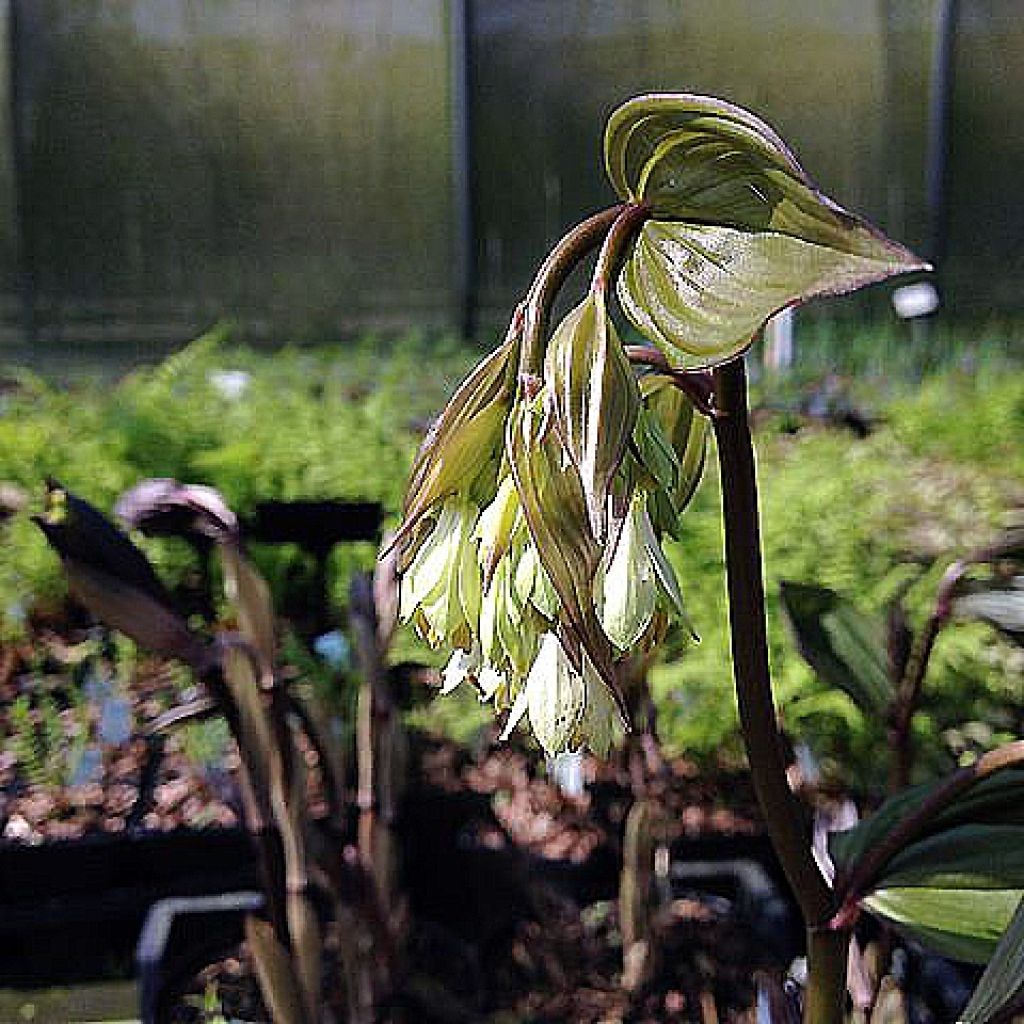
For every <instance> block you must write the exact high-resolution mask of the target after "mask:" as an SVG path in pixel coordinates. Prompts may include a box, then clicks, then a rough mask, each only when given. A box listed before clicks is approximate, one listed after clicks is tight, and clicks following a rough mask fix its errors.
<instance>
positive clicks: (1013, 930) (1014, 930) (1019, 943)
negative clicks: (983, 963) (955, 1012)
mask: <svg viewBox="0 0 1024 1024" xmlns="http://www.w3.org/2000/svg"><path fill="white" fill-rule="evenodd" d="M1022 1000H1024V901H1022V902H1021V903H1020V904H1019V905H1018V907H1017V912H1016V913H1015V914H1014V915H1013V920H1011V921H1010V926H1009V927H1008V928H1007V929H1006V931H1005V932H1004V933H1003V937H1002V938H1001V939H1000V940H999V945H998V946H996V950H995V953H993V955H992V959H991V960H990V961H989V963H988V966H987V967H986V968H985V973H984V974H982V976H981V978H980V979H979V981H978V985H977V987H976V988H975V990H974V993H973V994H972V995H971V1000H970V1002H969V1003H968V1004H967V1006H966V1008H965V1009H964V1011H963V1013H962V1014H961V1015H960V1021H959V1024H989V1022H990V1021H993V1020H995V1019H996V1018H997V1017H1001V1016H1002V1015H1003V1014H1004V1013H1007V1012H1009V1011H1012V1010H1014V1009H1016V1008H1017V1007H1019V1006H1020V1005H1021V1002H1022Z"/></svg>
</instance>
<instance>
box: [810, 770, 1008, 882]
mask: <svg viewBox="0 0 1024 1024" xmlns="http://www.w3.org/2000/svg"><path fill="white" fill-rule="evenodd" d="M944 784H945V782H944V781H939V782H927V783H922V784H921V785H919V786H914V787H912V788H910V789H907V790H904V791H903V792H902V793H898V794H897V795H896V796H894V797H890V798H889V799H888V800H886V801H885V803H884V804H882V806H881V807H880V808H879V809H878V810H877V811H876V812H875V813H874V814H872V815H871V816H870V817H869V818H865V819H864V820H863V821H861V822H860V823H859V824H857V825H855V826H854V827H853V828H851V829H847V830H845V831H843V832H833V833H832V834H831V835H830V836H829V854H830V856H831V857H832V860H833V861H834V862H835V865H836V869H837V871H838V873H839V875H840V876H845V877H850V875H852V873H853V870H854V868H855V866H856V864H857V862H858V861H860V859H861V858H862V857H864V856H865V854H866V853H867V852H868V851H869V850H870V849H872V848H873V847H875V846H877V845H878V844H879V843H881V842H882V841H883V840H884V839H885V837H886V836H887V835H888V834H889V833H890V832H891V831H892V830H893V829H894V828H895V827H896V826H897V825H898V824H899V823H900V822H901V821H902V820H903V819H904V818H905V817H907V816H908V815H910V814H912V813H913V812H914V811H915V810H916V809H917V808H918V807H919V806H920V805H921V804H922V803H923V802H924V801H925V800H927V799H928V797H929V796H931V794H932V793H933V792H934V790H935V789H936V788H937V787H938V786H941V785H944ZM1022 796H1024V770H1021V769H1010V770H1007V771H1002V772H999V773H997V774H996V775H992V776H991V777H989V778H987V779H983V780H982V781H981V782H979V783H977V784H976V785H974V786H972V787H971V788H970V789H969V790H967V792H966V793H964V794H963V795H962V796H961V797H960V798H959V799H957V800H955V801H954V802H953V803H952V804H950V805H949V806H948V807H946V808H945V809H944V810H943V811H942V813H941V814H939V815H937V816H936V817H935V818H934V819H933V820H932V822H931V823H930V825H929V827H928V828H927V829H926V830H925V831H924V832H923V833H922V835H921V838H922V839H923V838H927V837H928V836H931V835H934V834H935V833H936V832H938V831H941V830H944V829H955V828H959V827H960V826H962V825H968V824H988V825H1013V826H1017V827H1018V828H1021V829H1024V798H1022Z"/></svg>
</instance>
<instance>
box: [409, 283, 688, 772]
mask: <svg viewBox="0 0 1024 1024" xmlns="http://www.w3.org/2000/svg"><path fill="white" fill-rule="evenodd" d="M520 346H521V336H520V330H519V327H518V324H517V325H516V327H515V328H514V329H513V330H512V331H511V332H510V336H509V338H508V339H507V340H506V342H505V343H504V345H502V346H501V347H500V348H499V349H498V350H497V351H496V352H494V353H492V354H491V355H490V356H488V357H487V358H486V359H485V360H484V361H483V362H482V363H480V365H479V366H478V367H477V368H476V369H475V370H474V371H473V372H472V373H471V374H470V375H469V377H468V378H467V380H466V381H465V382H464V384H463V385H462V387H461V388H460V389H459V390H458V391H457V392H456V394H455V396H454V397H453V399H452V401H451V402H450V403H449V405H448V407H447V408H446V409H445V410H444V412H443V413H442V414H441V416H440V417H439V419H438V421H437V423H436V424H435V426H434V428H433V430H432V431H431V433H430V434H429V435H428V437H427V439H426V440H425V442H424V445H423V447H422V449H421V451H420V454H419V457H418V459H417V461H416V464H415V465H414V467H413V472H412V481H411V484H410V488H409V492H408V496H407V500H406V507H405V516H404V522H403V525H402V527H401V529H400V531H399V534H398V538H397V543H398V545H399V552H400V571H401V607H400V610H401V616H402V618H403V620H405V621H407V622H412V623H413V624H414V625H415V627H416V629H417V631H418V632H419V633H420V635H421V636H422V637H423V638H424V639H425V640H426V641H427V642H428V643H430V644H431V645H432V646H434V647H441V648H452V649H454V653H453V654H452V656H451V659H450V661H449V662H448V665H447V667H446V668H445V671H444V690H445V692H448V691H450V690H452V689H454V688H455V687H456V686H458V685H459V684H461V683H463V682H465V681H469V682H471V683H472V684H473V685H475V686H476V688H477V690H478V691H479V694H480V696H481V699H484V700H491V701H493V702H494V704H495V706H496V708H497V709H498V710H506V709H508V710H509V715H508V720H507V724H506V728H505V735H508V734H509V733H510V732H511V730H512V729H513V728H514V727H515V726H516V725H517V724H518V723H519V722H520V721H521V720H522V719H523V718H524V717H525V718H527V719H528V720H529V723H530V726H531V728H532V730H533V732H534V735H535V736H536V737H537V740H538V742H539V743H540V744H541V746H542V747H543V748H544V749H545V751H547V752H548V753H550V754H555V753H559V752H562V751H566V750H576V749H580V748H582V747H584V746H586V747H588V748H590V749H591V750H593V751H594V752H596V753H598V754H601V755H603V754H605V753H607V751H608V749H609V748H610V746H611V745H612V744H613V742H614V741H615V740H616V738H617V737H618V736H620V735H621V733H622V731H623V729H624V726H625V713H624V709H623V706H622V700H621V696H620V694H619V692H618V689H617V683H616V675H617V669H616V663H617V661H618V660H619V659H621V658H622V657H623V656H624V655H626V654H628V653H630V652H633V651H635V650H637V649H647V648H649V647H651V646H652V645H653V644H655V643H656V642H657V641H658V640H659V639H660V638H661V637H662V636H663V635H664V632H665V629H666V627H667V625H668V622H669V618H670V616H672V615H677V616H681V615H683V602H682V596H681V593H680V588H679V583H678V581H677V579H676V575H675V572H674V571H673V569H672V566H671V564H670V563H669V561H668V560H667V559H666V557H665V554H664V552H663V551H662V547H661V542H660V537H661V535H662V534H663V533H664V532H666V531H674V530H675V528H676V523H677V521H678V515H679V512H680V511H681V508H682V506H683V505H684V504H685V503H686V501H687V500H688V498H689V496H690V494H691V493H692V491H693V488H694V486H695V484H696V480H697V478H698V476H699V473H700V469H701V467H702V464H703V451H704V433H705V431H704V420H703V418H702V417H700V416H699V415H695V414H694V410H693V407H692V406H691V405H690V403H689V401H688V400H687V399H686V398H685V396H684V395H683V394H682V393H681V392H679V391H678V390H677V389H676V388H674V387H672V386H671V385H670V382H668V381H667V379H666V378H664V377H644V378H640V379H638V378H637V375H636V373H635V372H634V370H633V369H632V367H631V366H630V365H629V363H628V362H627V360H626V356H625V353H624V350H623V348H622V346H621V344H620V342H619V339H618V338H617V336H616V334H615V330H614V327H613V325H612V323H611V320H610V318H609V317H608V315H607V313H606V311H605V309H604V304H603V301H602V300H601V299H600V298H595V297H594V296H591V297H588V299H587V300H586V301H585V302H584V303H582V304H581V305H580V306H579V307H577V309H576V310H574V311H573V312H572V313H570V314H569V316H568V317H567V318H566V320H565V321H564V322H563V323H562V325H561V326H560V327H559V328H558V330H556V332H555V333H554V335H553V337H552V338H551V341H550V342H549V344H548V348H547V356H546V359H545V361H544V367H543V376H542V377H538V378H532V377H528V376H521V375H520V374H519V372H518V369H519V358H520Z"/></svg>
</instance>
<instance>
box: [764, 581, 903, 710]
mask: <svg viewBox="0 0 1024 1024" xmlns="http://www.w3.org/2000/svg"><path fill="white" fill-rule="evenodd" d="M781 591H782V606H783V608H784V609H785V611H786V616H787V618H788V619H789V623H790V626H791V627H792V630H793V635H794V636H795V638H796V642H797V646H798V647H799V649H800V653H801V654H802V655H803V656H804V659H805V660H806V661H807V663H808V664H809V665H810V666H811V668H813V669H814V671H815V672H816V673H817V674H818V675H819V676H820V677H821V679H822V680H824V682H826V683H827V684H828V685H829V686H834V687H836V688H838V689H840V690H842V691H843V692H844V693H846V694H848V695H849V697H850V699H851V700H852V701H853V702H854V703H855V704H856V705H857V706H858V707H859V708H861V710H863V711H865V712H867V713H868V714H871V715H875V716H882V715H884V714H885V713H886V711H887V709H888V707H889V702H890V700H891V699H892V695H893V687H892V683H891V682H890V680H889V673H888V658H887V654H886V649H885V636H884V629H883V626H882V624H881V623H880V622H876V621H875V620H874V619H872V618H869V617H868V616H867V615H865V614H864V613H863V612H861V611H860V610H859V609H858V608H856V607H855V606H854V605H853V604H851V603H850V602H849V601H847V600H846V599H845V598H843V597H841V596H840V595H839V594H837V593H835V591H833V590H829V589H828V588H826V587H816V586H813V585H810V584H806V583H791V582H788V581H784V582H783V583H782V585H781Z"/></svg>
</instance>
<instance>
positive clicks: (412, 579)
mask: <svg viewBox="0 0 1024 1024" xmlns="http://www.w3.org/2000/svg"><path fill="white" fill-rule="evenodd" d="M478 514H479V513H478V509H477V507H476V506H475V505H474V504H473V503H472V502H469V501H465V500H461V499H458V498H450V499H448V500H446V501H444V502H442V504H441V508H440V511H439V513H438V515H437V520H436V522H435V523H434V526H433V529H431V530H430V532H429V533H428V534H427V536H426V539H425V540H423V542H422V543H421V544H420V546H419V550H418V551H417V552H416V555H415V557H414V558H413V560H412V562H411V564H410V565H409V567H408V569H407V570H406V571H405V573H404V574H403V576H402V580H401V597H400V605H399V611H400V614H401V617H402V618H403V619H404V620H406V621H412V622H413V623H414V624H415V626H416V628H417V630H418V631H419V633H420V635H421V636H422V637H423V638H424V639H425V640H426V641H427V642H428V643H429V644H430V645H431V646H433V647H440V646H442V645H446V646H449V647H461V648H464V649H466V650H469V649H470V648H471V647H472V643H473V636H474V635H475V633H476V630H477V621H478V619H479V617H480V570H479V567H478V565H477V553H476V542H475V541H474V540H473V529H474V527H475V526H476V521H477V517H478Z"/></svg>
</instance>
